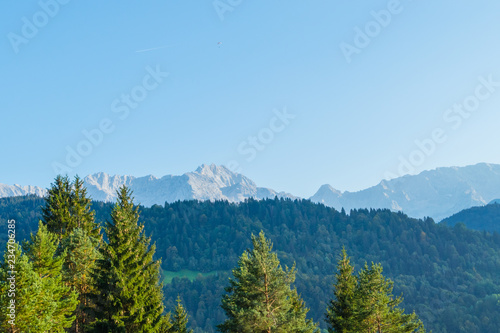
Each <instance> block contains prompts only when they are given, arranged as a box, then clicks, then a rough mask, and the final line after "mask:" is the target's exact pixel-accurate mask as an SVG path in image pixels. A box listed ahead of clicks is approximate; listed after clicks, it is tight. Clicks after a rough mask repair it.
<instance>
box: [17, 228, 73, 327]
mask: <svg viewBox="0 0 500 333" xmlns="http://www.w3.org/2000/svg"><path fill="white" fill-rule="evenodd" d="M58 245H59V242H58V240H57V236H56V235H55V234H53V233H50V232H49V231H48V230H47V227H46V226H44V225H43V224H42V223H41V222H40V223H39V226H38V232H37V233H36V235H31V240H30V241H29V242H26V243H24V245H23V247H24V249H25V253H26V256H27V257H28V258H29V259H30V260H31V262H32V263H33V271H34V272H35V274H37V275H38V277H39V278H40V281H41V285H42V300H41V302H40V307H41V309H42V311H41V312H40V313H41V314H42V313H43V314H45V316H46V317H47V318H50V322H51V327H50V329H49V330H48V331H50V332H65V328H69V327H71V325H72V323H73V321H74V320H75V315H74V312H75V309H76V306H77V304H78V293H77V292H75V291H74V290H72V288H71V287H69V286H67V285H65V283H64V282H63V279H62V275H63V274H62V268H63V262H64V256H65V254H62V255H57V253H56V252H57V248H58ZM21 274H22V272H21Z"/></svg>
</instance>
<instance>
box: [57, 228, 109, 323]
mask: <svg viewBox="0 0 500 333" xmlns="http://www.w3.org/2000/svg"><path fill="white" fill-rule="evenodd" d="M97 245H98V243H97V240H96V239H95V238H94V237H90V236H88V235H87V233H86V232H85V231H84V230H82V229H80V228H76V229H74V230H73V231H72V232H71V233H70V234H69V235H67V236H66V237H64V238H63V239H62V241H61V246H60V249H59V252H62V253H65V254H66V255H65V257H64V265H63V280H64V281H65V282H66V283H67V284H68V285H70V286H72V287H73V288H74V289H75V290H76V291H77V292H78V301H79V302H78V306H77V308H76V320H75V321H74V323H73V327H72V328H71V330H70V332H85V328H86V326H88V325H89V324H90V322H91V321H93V318H94V315H93V312H94V310H95V309H94V305H93V303H92V300H91V295H92V294H93V293H95V291H96V288H95V280H94V278H93V273H94V270H95V269H96V262H97V260H98V259H100V258H101V254H100V253H99V251H98V249H97Z"/></svg>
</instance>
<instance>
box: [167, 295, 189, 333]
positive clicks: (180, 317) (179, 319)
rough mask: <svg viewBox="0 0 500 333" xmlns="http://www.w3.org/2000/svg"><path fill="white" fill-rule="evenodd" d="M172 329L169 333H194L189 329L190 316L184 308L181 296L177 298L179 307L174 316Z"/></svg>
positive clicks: (176, 308)
mask: <svg viewBox="0 0 500 333" xmlns="http://www.w3.org/2000/svg"><path fill="white" fill-rule="evenodd" d="M173 317H174V318H173V322H172V327H171V328H170V330H169V331H168V332H169V333H193V330H188V329H187V323H188V314H187V312H186V310H185V309H184V306H182V301H181V298H180V297H179V296H177V306H176V307H175V310H174V314H173Z"/></svg>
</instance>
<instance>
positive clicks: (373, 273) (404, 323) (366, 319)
mask: <svg viewBox="0 0 500 333" xmlns="http://www.w3.org/2000/svg"><path fill="white" fill-rule="evenodd" d="M382 271H383V269H382V266H381V265H380V264H374V263H372V264H371V266H370V267H368V265H367V264H365V267H364V269H362V270H361V271H360V272H359V277H358V287H357V290H356V296H355V298H356V302H357V304H356V305H357V311H359V316H358V320H359V323H360V331H361V332H377V333H381V332H384V333H404V332H424V327H423V324H422V322H421V321H420V320H419V319H418V317H417V315H416V314H415V313H412V314H404V309H399V308H397V306H398V305H399V304H400V303H401V302H402V297H396V298H394V297H393V295H392V289H393V282H392V281H391V280H389V279H387V278H385V277H384V276H383V275H382Z"/></svg>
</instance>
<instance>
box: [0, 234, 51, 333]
mask: <svg viewBox="0 0 500 333" xmlns="http://www.w3.org/2000/svg"><path fill="white" fill-rule="evenodd" d="M9 245H10V246H9ZM12 260H13V261H14V262H13V261H12ZM11 265H12V266H11ZM11 282H14V283H13V284H12V287H11ZM43 296H44V290H43V285H42V279H41V278H40V276H39V275H38V274H36V273H35V271H34V270H33V264H32V263H31V262H29V260H28V257H27V256H26V255H25V254H24V253H22V250H21V246H20V245H19V244H18V243H14V244H12V243H9V244H8V245H7V248H6V249H5V252H4V256H3V262H2V264H1V266H0V328H1V330H0V331H1V332H5V333H22V332H47V331H48V330H49V329H50V327H51V323H50V319H51V318H50V314H48V313H45V312H44V311H45V309H43ZM12 300H14V302H15V303H14V307H15V309H14V310H13V311H15V314H14V315H10V314H11V311H10V308H12V305H11V301H12ZM9 307H10V308H9Z"/></svg>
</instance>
